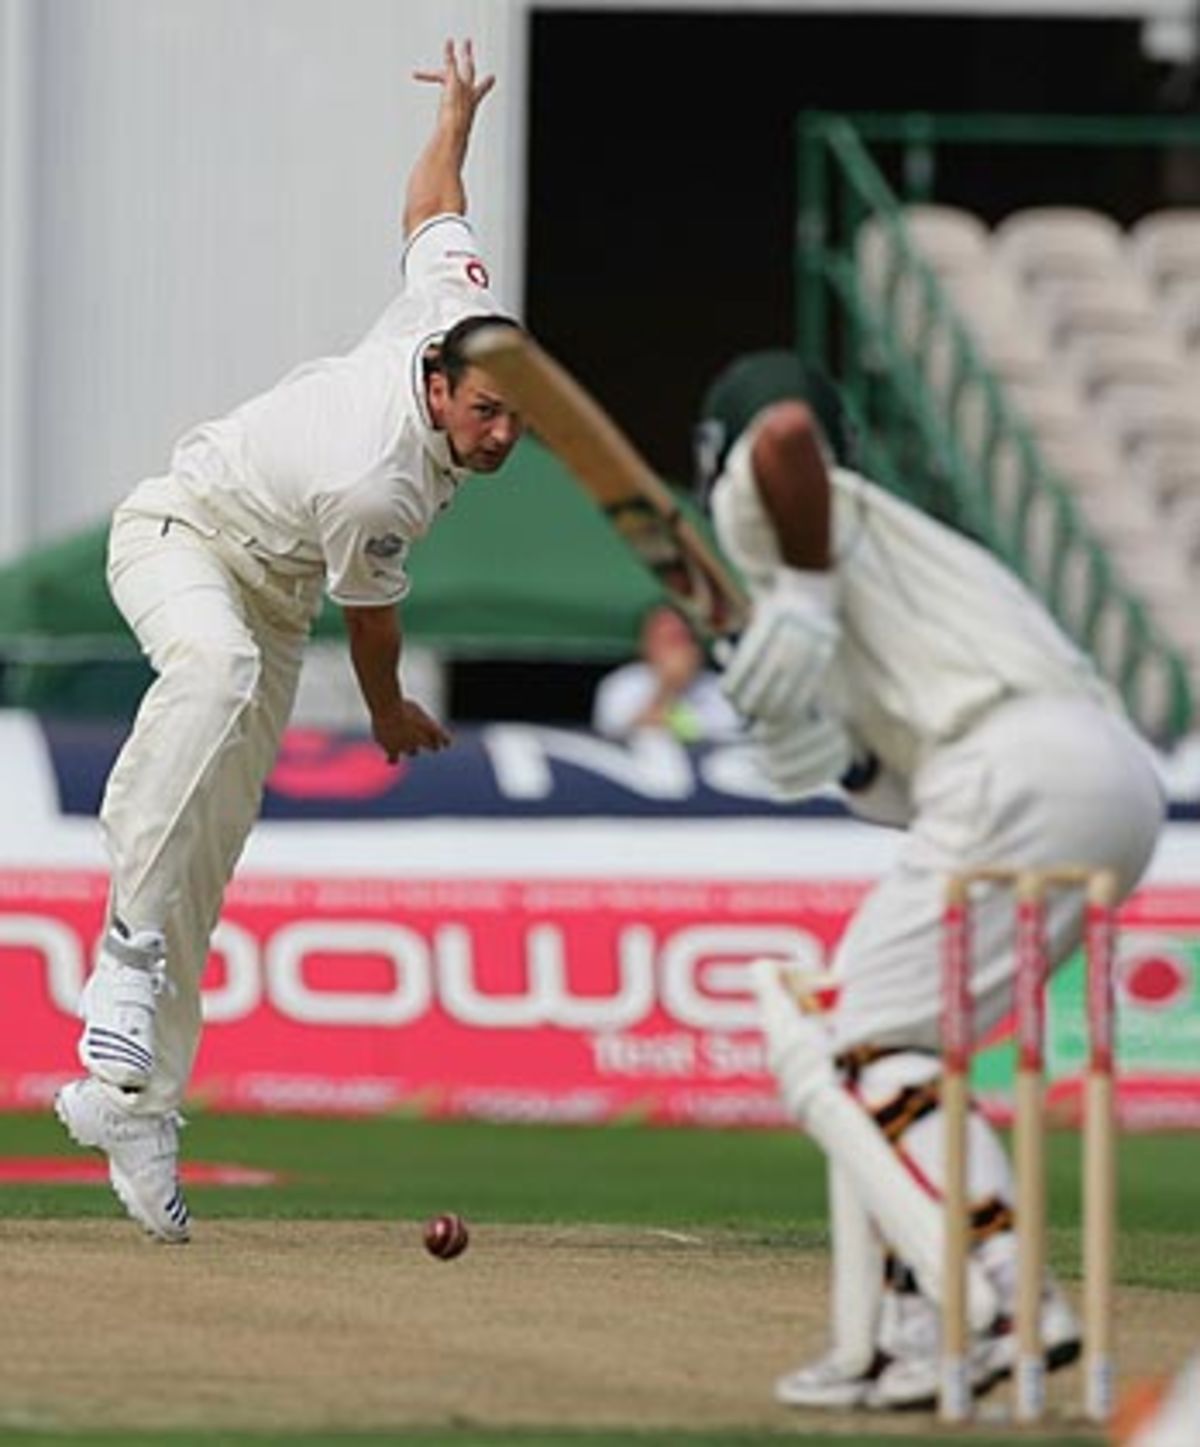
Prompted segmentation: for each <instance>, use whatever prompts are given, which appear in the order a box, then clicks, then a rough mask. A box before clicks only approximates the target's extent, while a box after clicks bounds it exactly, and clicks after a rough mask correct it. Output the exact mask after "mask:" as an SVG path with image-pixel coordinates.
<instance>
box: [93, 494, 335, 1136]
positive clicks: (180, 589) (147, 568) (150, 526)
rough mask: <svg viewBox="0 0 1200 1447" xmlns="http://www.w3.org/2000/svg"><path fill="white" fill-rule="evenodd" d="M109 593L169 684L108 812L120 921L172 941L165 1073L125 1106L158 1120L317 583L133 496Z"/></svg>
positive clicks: (176, 1076) (158, 684) (112, 554)
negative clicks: (284, 572) (273, 567)
mask: <svg viewBox="0 0 1200 1447" xmlns="http://www.w3.org/2000/svg"><path fill="white" fill-rule="evenodd" d="M155 506H156V507H157V506H158V502H157V501H156V504H155ZM108 583H109V589H110V591H111V593H112V596H113V599H114V600H115V602H116V604H117V606H118V608H119V609H120V610H121V612H122V614H124V616H125V619H126V621H127V622H128V624H129V626H130V627H131V628H132V629H133V631H134V633H135V634H136V635H137V639H138V642H139V644H140V645H141V648H142V651H143V652H144V653H145V655H146V657H147V658H148V659H149V661H150V663H151V665H152V666H153V668H154V671H155V673H156V674H157V677H156V678H155V680H154V682H153V683H152V684H151V686H150V688H149V689H148V690H147V692H146V694H145V697H144V698H143V699H142V702H141V706H140V707H139V709H138V713H137V718H136V719H135V721H134V725H133V730H132V732H131V733H130V735H129V738H128V739H127V740H126V742H125V745H124V747H123V748H122V750H121V752H120V754H119V756H118V758H117V760H116V763H115V764H114V765H113V769H112V772H111V774H110V775H109V779H108V784H107V787H106V789H105V794H104V799H103V802H102V804H101V809H100V821H101V826H102V829H103V833H104V839H105V845H106V848H107V850H108V855H109V860H110V865H111V871H112V882H111V889H110V902H109V907H110V910H112V911H114V912H115V913H117V914H118V915H119V916H120V917H121V919H122V920H123V921H124V922H125V923H126V924H127V925H129V926H130V927H131V928H134V929H145V928H156V929H161V930H162V931H163V932H164V933H165V935H166V944H167V962H166V973H167V988H166V990H164V992H163V994H162V995H161V996H160V997H159V1000H158V1010H157V1015H156V1042H155V1065H154V1072H153V1074H152V1076H151V1078H150V1081H149V1082H148V1084H147V1086H146V1089H145V1090H144V1091H142V1092H141V1093H140V1094H139V1095H137V1096H135V1097H130V1099H129V1101H128V1109H129V1110H130V1112H131V1113H136V1114H153V1113H157V1112H160V1111H165V1110H172V1109H175V1108H176V1107H178V1105H179V1103H180V1101H181V1099H182V1097H183V1093H184V1089H185V1087H186V1085H187V1081H188V1077H189V1075H190V1074H191V1069H192V1063H193V1061H194V1059H195V1054H196V1048H197V1046H198V1044H199V1039H200V1029H201V1014H200V977H201V975H202V973H203V971H204V966H205V961H206V960H207V957H208V948H209V939H210V936H211V934H212V931H213V928H214V927H215V925H216V923H217V918H218V915H219V913H220V908H221V899H222V896H223V894H224V891H225V886H226V885H227V884H228V882H229V879H230V877H231V876H232V874H233V871H234V868H235V866H236V864H237V861H238V857H239V856H240V854H241V852H242V848H243V846H244V844H245V842H246V838H247V836H248V834H249V833H250V830H251V828H252V827H253V824H254V821H255V819H256V817H257V815H258V810H259V805H260V801H261V798H262V791H263V785H264V782H265V780H266V777H267V775H268V773H269V772H270V770H271V768H272V765H273V763H274V760H275V757H276V753H277V751H278V747H279V741H280V738H281V736H282V734H283V730H284V727H285V725H286V723H287V720H288V717H289V715H290V713H291V708H292V702H293V699H294V697H295V691H296V683H297V680H298V678H299V673H300V664H301V660H302V656H303V651H304V644H305V641H306V639H307V637H308V633H309V629H310V627H311V623H312V619H313V617H314V616H315V614H316V610H317V607H318V606H319V602H320V588H321V581H320V579H319V578H316V579H314V578H312V577H311V576H307V577H304V578H302V579H298V578H295V577H281V576H279V575H277V574H276V573H274V572H269V571H268V570H267V569H266V568H265V567H264V566H263V565H262V564H261V562H260V561H259V560H258V559H256V558H254V557H252V556H251V555H250V554H249V553H248V552H247V551H246V549H245V548H243V547H241V546H240V545H239V544H238V543H236V542H233V541H232V540H230V539H228V538H226V537H224V536H222V535H221V534H220V533H219V532H218V531H217V530H216V529H210V528H208V527H206V526H204V525H197V524H196V522H195V520H194V517H193V521H191V522H184V521H182V520H180V519H178V518H177V517H174V516H171V515H167V514H164V513H162V512H157V511H146V510H145V505H144V504H143V506H142V507H141V508H139V505H138V494H137V492H136V491H135V492H134V493H133V494H132V496H131V497H130V499H129V501H128V502H126V503H125V504H124V505H123V506H122V507H121V508H119V509H118V511H117V513H116V515H115V516H114V519H113V525H112V530H111V533H110V537H109V555H108Z"/></svg>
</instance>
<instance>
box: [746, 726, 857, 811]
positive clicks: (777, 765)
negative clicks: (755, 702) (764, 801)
mask: <svg viewBox="0 0 1200 1447" xmlns="http://www.w3.org/2000/svg"><path fill="white" fill-rule="evenodd" d="M753 738H754V741H755V743H756V744H757V745H758V746H759V756H760V759H761V762H762V768H763V773H764V774H765V775H766V776H767V780H768V782H769V783H770V785H771V792H772V793H773V795H774V797H775V798H776V799H778V800H780V801H781V802H786V801H789V800H792V799H803V798H804V797H805V796H806V795H808V794H812V793H815V792H816V790H818V789H823V788H826V787H827V786H828V785H830V784H834V783H836V782H837V781H838V780H839V779H840V778H841V777H842V775H843V774H844V773H845V772H846V770H847V769H848V768H849V767H850V765H851V763H852V761H853V759H854V741H853V739H852V738H851V737H850V734H849V733H848V732H847V731H846V729H845V727H844V726H843V725H842V724H841V723H839V722H838V721H837V719H832V718H829V717H828V715H826V714H823V713H821V712H820V711H819V710H817V709H815V708H810V709H808V710H806V711H805V713H804V714H803V715H801V716H799V717H791V718H785V719H768V720H763V721H761V722H760V723H758V724H756V725H755V728H754V732H753Z"/></svg>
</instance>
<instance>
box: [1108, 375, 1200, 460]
mask: <svg viewBox="0 0 1200 1447" xmlns="http://www.w3.org/2000/svg"><path fill="white" fill-rule="evenodd" d="M1097 414H1098V417H1099V420H1100V423H1101V425H1102V427H1103V428H1104V430H1105V431H1106V433H1107V434H1108V435H1109V436H1110V437H1111V438H1112V439H1113V440H1114V442H1115V443H1116V444H1117V445H1118V446H1119V447H1120V448H1121V449H1122V450H1123V451H1124V452H1125V453H1126V454H1127V456H1128V457H1129V460H1130V462H1131V463H1133V464H1134V465H1135V466H1136V467H1139V468H1153V467H1154V465H1155V460H1156V459H1157V458H1158V457H1160V456H1167V455H1177V454H1178V452H1179V451H1181V450H1191V449H1193V448H1196V449H1200V409H1198V408H1197V407H1196V405H1195V402H1194V400H1193V399H1192V398H1191V397H1190V396H1189V395H1188V393H1187V392H1185V391H1183V390H1181V389H1180V388H1177V387H1170V386H1168V387H1155V386H1143V387H1134V386H1128V387H1123V388H1113V389H1110V390H1109V391H1108V392H1106V393H1105V394H1104V395H1103V396H1102V397H1101V398H1100V399H1099V405H1098V408H1097Z"/></svg>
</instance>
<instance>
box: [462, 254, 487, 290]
mask: <svg viewBox="0 0 1200 1447" xmlns="http://www.w3.org/2000/svg"><path fill="white" fill-rule="evenodd" d="M466 270H467V280H468V281H471V282H474V283H475V285H476V286H480V287H482V288H483V289H484V291H486V290H487V288H488V273H487V267H486V266H484V264H483V262H482V261H480V259H479V258H478V257H477V256H475V257H472V258H471V260H470V261H468V262H467V268H466Z"/></svg>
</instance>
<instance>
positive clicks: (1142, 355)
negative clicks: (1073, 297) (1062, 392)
mask: <svg viewBox="0 0 1200 1447" xmlns="http://www.w3.org/2000/svg"><path fill="white" fill-rule="evenodd" d="M1061 355H1062V359H1063V363H1064V365H1065V366H1066V367H1068V368H1069V369H1070V372H1071V375H1072V376H1073V377H1074V378H1075V380H1076V381H1077V383H1078V384H1079V386H1080V387H1081V389H1082V390H1083V393H1084V395H1085V397H1086V398H1089V399H1091V400H1102V399H1103V397H1104V395H1105V394H1106V393H1108V392H1110V391H1111V390H1112V389H1114V388H1118V387H1134V388H1141V387H1146V388H1163V389H1168V388H1174V387H1176V386H1180V385H1182V382H1183V379H1184V377H1185V375H1186V369H1185V366H1184V361H1183V356H1182V354H1181V353H1180V352H1179V350H1178V349H1177V348H1176V347H1174V346H1173V345H1172V344H1171V342H1170V340H1169V339H1168V338H1167V337H1166V336H1165V335H1163V334H1162V333H1161V332H1157V331H1155V332H1137V333H1131V334H1122V333H1120V332H1097V333H1088V332H1080V333H1077V334H1076V335H1075V336H1074V337H1072V339H1071V341H1070V343H1069V344H1068V345H1067V346H1064V347H1063V349H1062V353H1061Z"/></svg>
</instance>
